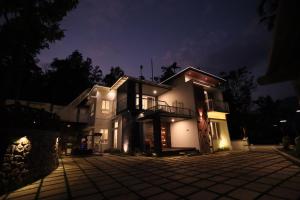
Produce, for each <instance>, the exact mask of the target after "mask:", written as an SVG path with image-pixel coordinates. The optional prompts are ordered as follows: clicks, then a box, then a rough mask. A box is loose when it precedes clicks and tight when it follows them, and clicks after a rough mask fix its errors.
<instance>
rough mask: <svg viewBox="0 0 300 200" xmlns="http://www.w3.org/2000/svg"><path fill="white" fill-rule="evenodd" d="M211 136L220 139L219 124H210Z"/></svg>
mask: <svg viewBox="0 0 300 200" xmlns="http://www.w3.org/2000/svg"><path fill="white" fill-rule="evenodd" d="M210 129H211V133H212V134H211V135H212V138H213V139H217V140H218V139H220V128H219V123H218V122H210Z"/></svg>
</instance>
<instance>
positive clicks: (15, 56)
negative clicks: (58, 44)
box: [0, 0, 78, 98]
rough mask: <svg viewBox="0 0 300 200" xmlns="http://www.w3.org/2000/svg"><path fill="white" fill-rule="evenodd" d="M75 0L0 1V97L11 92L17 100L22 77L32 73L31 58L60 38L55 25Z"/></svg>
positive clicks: (60, 30) (72, 6) (76, 1)
mask: <svg viewBox="0 0 300 200" xmlns="http://www.w3.org/2000/svg"><path fill="white" fill-rule="evenodd" d="M77 3H78V0H31V1H19V0H1V1H0V44H1V45H0V70H1V75H0V79H1V86H2V87H1V92H0V93H1V95H0V97H6V95H7V91H14V96H15V97H16V98H18V97H19V96H20V92H21V86H22V85H23V82H24V79H25V78H26V73H31V72H32V70H34V69H36V64H35V63H36V60H35V56H36V55H37V54H38V53H39V52H40V50H41V49H44V48H48V47H49V44H50V43H52V42H54V41H55V40H59V39H61V38H62V37H63V36H64V31H63V30H62V29H61V28H60V24H59V22H60V21H61V20H62V19H63V17H64V16H66V14H67V13H68V12H69V11H70V10H72V9H73V8H74V7H75V6H76V5H77Z"/></svg>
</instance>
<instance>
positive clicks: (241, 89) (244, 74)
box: [220, 67, 256, 113]
mask: <svg viewBox="0 0 300 200" xmlns="http://www.w3.org/2000/svg"><path fill="white" fill-rule="evenodd" d="M220 75H221V77H222V78H224V79H225V80H226V82H225V84H223V85H222V89H223V92H224V98H225V100H226V101H228V103H229V106H230V112H231V113H247V112H248V111H249V110H250V107H251V103H252V97H251V94H252V92H253V90H254V89H255V88H256V84H255V83H254V76H253V75H252V73H251V72H249V71H248V69H247V67H241V68H238V69H237V70H231V71H229V72H221V74H220Z"/></svg>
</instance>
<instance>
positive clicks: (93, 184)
mask: <svg viewBox="0 0 300 200" xmlns="http://www.w3.org/2000/svg"><path fill="white" fill-rule="evenodd" d="M0 199H1V200H2V199H15V200H21V199H45V200H46V199H51V200H54V199H88V200H92V199H126V200H127V199H128V200H130V199H158V200H167V199H205V200H206V199H268V200H272V199H300V167H299V166H297V165H295V164H293V163H292V162H290V161H288V160H286V159H285V158H284V157H282V156H281V155H279V154H278V153H276V152H275V151H273V150H254V151H250V152H222V153H217V154H212V155H202V156H192V157H186V156H181V157H164V158H151V157H130V156H125V157H120V156H112V155H105V156H103V157H101V156H92V157H85V158H71V157H67V158H63V159H62V160H61V161H60V166H59V168H58V169H57V170H55V171H54V172H53V173H51V174H50V175H49V176H47V177H45V178H43V179H41V180H39V181H37V182H35V183H33V184H31V185H28V186H26V187H23V188H21V189H19V190H16V191H14V192H12V193H10V194H8V195H5V196H2V197H1V198H0Z"/></svg>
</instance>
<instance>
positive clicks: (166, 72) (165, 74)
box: [160, 62, 181, 82]
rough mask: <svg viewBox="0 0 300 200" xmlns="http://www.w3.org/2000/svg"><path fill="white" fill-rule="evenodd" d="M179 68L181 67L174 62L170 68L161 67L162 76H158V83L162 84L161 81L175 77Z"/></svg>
mask: <svg viewBox="0 0 300 200" xmlns="http://www.w3.org/2000/svg"><path fill="white" fill-rule="evenodd" d="M180 68H181V67H179V66H178V65H177V63H176V62H174V63H173V64H172V65H170V66H162V67H161V71H162V75H161V76H160V82H162V81H164V80H166V79H168V78H170V77H171V76H173V75H175V74H176V71H177V70H178V69H180Z"/></svg>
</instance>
